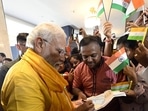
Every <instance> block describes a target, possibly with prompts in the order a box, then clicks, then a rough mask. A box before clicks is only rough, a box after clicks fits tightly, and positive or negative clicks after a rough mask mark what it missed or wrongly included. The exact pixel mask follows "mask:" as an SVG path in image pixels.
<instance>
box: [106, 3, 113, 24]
mask: <svg viewBox="0 0 148 111" xmlns="http://www.w3.org/2000/svg"><path fill="white" fill-rule="evenodd" d="M112 3H113V0H112V2H111V5H112ZM110 14H111V7H110V9H109V15H108V19H107V21H109V18H110Z"/></svg>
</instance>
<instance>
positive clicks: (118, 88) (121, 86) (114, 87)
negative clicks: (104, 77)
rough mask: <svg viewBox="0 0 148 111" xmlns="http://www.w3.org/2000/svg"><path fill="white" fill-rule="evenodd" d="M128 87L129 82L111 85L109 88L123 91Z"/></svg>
mask: <svg viewBox="0 0 148 111" xmlns="http://www.w3.org/2000/svg"><path fill="white" fill-rule="evenodd" d="M128 88H129V84H123V85H120V86H113V87H111V90H112V91H124V90H127V89H128Z"/></svg>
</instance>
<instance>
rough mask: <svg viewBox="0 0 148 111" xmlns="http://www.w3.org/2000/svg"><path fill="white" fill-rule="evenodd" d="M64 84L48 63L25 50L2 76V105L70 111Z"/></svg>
mask: <svg viewBox="0 0 148 111" xmlns="http://www.w3.org/2000/svg"><path fill="white" fill-rule="evenodd" d="M66 86H67V82H66V81H65V80H64V78H63V77H61V76H60V74H59V73H58V72H57V71H56V70H55V69H54V68H53V67H52V66H50V65H49V64H48V63H47V62H46V61H45V60H44V59H43V58H42V57H41V56H39V55H37V54H36V53H34V52H33V51H32V50H31V49H28V50H27V51H26V53H25V54H24V55H23V57H22V59H21V60H20V61H19V62H18V63H16V64H15V65H14V66H13V67H12V68H11V69H10V70H9V71H8V73H7V75H6V78H5V80H4V84H3V86H2V92H1V94H2V95H1V97H2V105H3V107H4V109H5V110H9V111H72V110H73V107H72V104H71V101H70V99H69V97H68V94H67V92H66V90H65V87H66Z"/></svg>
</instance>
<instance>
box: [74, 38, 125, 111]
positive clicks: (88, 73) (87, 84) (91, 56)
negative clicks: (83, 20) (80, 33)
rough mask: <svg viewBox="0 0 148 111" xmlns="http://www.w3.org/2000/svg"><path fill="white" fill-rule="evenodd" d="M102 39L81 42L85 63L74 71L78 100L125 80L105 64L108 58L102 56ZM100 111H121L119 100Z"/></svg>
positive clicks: (75, 90) (101, 91) (75, 91)
mask: <svg viewBox="0 0 148 111" xmlns="http://www.w3.org/2000/svg"><path fill="white" fill-rule="evenodd" d="M101 48H102V41H101V38H100V37H96V36H88V37H84V38H83V39H82V40H81V42H80V53H81V55H82V58H83V62H82V63H80V64H79V65H78V66H77V67H76V69H75V71H74V80H73V93H74V94H75V95H77V96H78V99H86V98H87V97H90V96H95V95H99V94H101V93H103V92H104V91H106V90H109V89H111V84H113V83H117V82H121V81H124V80H125V76H124V75H123V74H114V72H113V71H112V70H111V69H110V68H109V66H108V65H107V64H106V63H105V60H106V59H107V58H108V57H104V56H102V50H101ZM99 111H119V104H118V100H117V99H116V98H115V99H113V101H112V102H111V103H109V104H108V105H107V106H106V107H105V108H103V109H101V110H99Z"/></svg>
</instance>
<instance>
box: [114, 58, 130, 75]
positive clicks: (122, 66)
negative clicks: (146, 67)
mask: <svg viewBox="0 0 148 111" xmlns="http://www.w3.org/2000/svg"><path fill="white" fill-rule="evenodd" d="M127 65H129V60H128V59H126V60H124V61H123V62H122V63H121V64H120V65H119V66H117V67H116V68H115V69H114V70H113V71H114V73H115V74H117V73H118V72H120V71H121V70H122V69H123V68H124V67H125V66H127Z"/></svg>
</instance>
